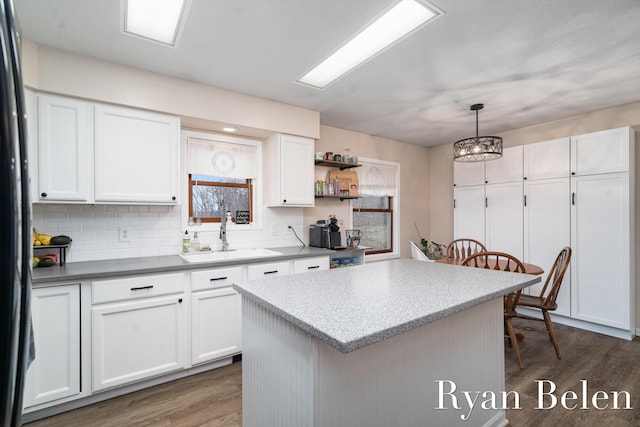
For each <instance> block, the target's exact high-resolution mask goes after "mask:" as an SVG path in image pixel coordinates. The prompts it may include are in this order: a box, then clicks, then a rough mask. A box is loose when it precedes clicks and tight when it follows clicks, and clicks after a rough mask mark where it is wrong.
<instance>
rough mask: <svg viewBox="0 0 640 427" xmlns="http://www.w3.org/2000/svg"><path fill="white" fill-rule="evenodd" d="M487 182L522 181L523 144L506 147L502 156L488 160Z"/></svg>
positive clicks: (486, 167)
mask: <svg viewBox="0 0 640 427" xmlns="http://www.w3.org/2000/svg"><path fill="white" fill-rule="evenodd" d="M485 181H486V183H487V184H498V183H501V182H515V181H522V146H521V145H519V146H517V147H509V148H505V149H504V150H503V151H502V157H501V158H500V159H497V160H491V161H490V162H486V165H485Z"/></svg>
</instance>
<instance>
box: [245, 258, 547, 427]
mask: <svg viewBox="0 0 640 427" xmlns="http://www.w3.org/2000/svg"><path fill="white" fill-rule="evenodd" d="M539 281H540V278H539V277H535V276H531V275H525V274H517V273H504V272H499V271H487V270H483V269H475V268H468V267H458V266H449V265H441V264H436V263H424V262H419V261H414V260H395V261H385V262H379V263H373V264H368V265H363V266H358V267H352V268H348V269H339V270H331V271H321V272H317V273H314V274H313V275H303V276H302V275H300V276H295V275H294V276H287V277H281V278H272V279H265V280H260V281H251V282H241V283H238V284H236V285H235V286H234V287H235V289H237V290H238V291H239V292H240V293H241V294H242V297H243V298H242V304H243V308H242V311H243V372H242V376H243V389H242V393H243V405H242V407H243V415H242V417H243V425H244V426H296V427H297V426H391V425H393V426H453V425H465V426H499V425H506V417H505V410H504V408H501V407H495V408H493V409H481V408H480V403H481V402H482V401H484V400H486V398H482V396H481V397H480V398H479V399H478V401H477V405H476V407H474V408H473V410H472V411H471V410H470V408H469V407H468V404H467V403H466V399H465V398H464V396H463V395H462V394H460V395H458V399H457V402H455V396H454V393H453V390H452V389H451V385H452V384H453V383H455V385H456V387H457V391H456V393H462V391H463V390H466V391H480V392H481V393H483V392H487V395H490V394H491V393H493V394H494V395H495V396H497V397H496V399H497V400H496V403H497V404H498V405H499V404H501V402H502V401H501V399H500V395H501V392H503V391H504V384H505V383H504V343H503V341H504V340H503V314H502V296H503V295H505V294H507V293H509V292H512V291H515V290H517V289H522V288H524V287H527V286H530V285H532V284H535V283H537V282H539ZM443 392H444V393H443ZM447 392H451V393H449V394H446V393H447ZM455 406H458V407H459V408H456V407H455ZM485 406H487V405H485ZM439 408H440V409H439Z"/></svg>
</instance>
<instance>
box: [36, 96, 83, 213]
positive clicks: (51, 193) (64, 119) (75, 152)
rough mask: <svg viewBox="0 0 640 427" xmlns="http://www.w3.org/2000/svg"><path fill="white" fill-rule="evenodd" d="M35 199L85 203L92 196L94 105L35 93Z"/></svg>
mask: <svg viewBox="0 0 640 427" xmlns="http://www.w3.org/2000/svg"><path fill="white" fill-rule="evenodd" d="M37 104H38V126H37V128H38V136H37V141H38V150H37V151H38V191H37V194H38V196H37V198H34V200H38V201H53V202H61V201H64V202H88V201H91V199H92V197H93V193H92V192H91V190H92V185H93V174H92V164H93V160H92V155H93V151H92V148H93V128H92V120H91V117H92V113H93V107H92V106H91V105H90V104H88V103H87V102H85V101H81V100H77V99H72V98H65V97H61V96H54V95H38V96H37Z"/></svg>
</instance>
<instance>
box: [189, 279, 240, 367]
mask: <svg viewBox="0 0 640 427" xmlns="http://www.w3.org/2000/svg"><path fill="white" fill-rule="evenodd" d="M242 270H243V268H242V267H231V268H217V269H210V270H203V271H194V272H192V273H191V289H192V291H193V292H192V294H191V363H192V364H193V365H197V364H200V363H205V362H210V361H213V360H216V359H220V358H223V357H228V356H232V355H234V354H238V353H240V351H241V349H242V297H241V296H240V294H239V293H238V292H236V291H235V290H234V289H233V288H232V287H231V285H233V283H234V282H238V281H240V280H242Z"/></svg>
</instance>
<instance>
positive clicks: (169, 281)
mask: <svg viewBox="0 0 640 427" xmlns="http://www.w3.org/2000/svg"><path fill="white" fill-rule="evenodd" d="M182 292H184V274H183V273H171V274H162V275H154V276H139V277H131V278H127V279H113V280H101V281H98V282H93V283H92V286H91V293H92V302H93V304H100V303H104V302H110V301H120V300H126V299H135V298H147V297H152V296H158V295H167V294H177V293H182Z"/></svg>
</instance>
